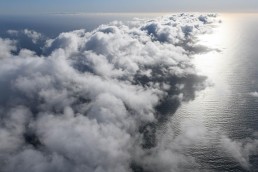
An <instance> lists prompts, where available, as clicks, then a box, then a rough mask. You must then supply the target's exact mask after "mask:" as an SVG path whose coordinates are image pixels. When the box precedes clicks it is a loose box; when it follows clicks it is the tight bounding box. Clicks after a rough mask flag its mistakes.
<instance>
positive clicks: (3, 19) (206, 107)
mask: <svg viewBox="0 0 258 172" xmlns="http://www.w3.org/2000/svg"><path fill="white" fill-rule="evenodd" d="M159 15H160V14H143V15H142V14H141V15H140V14H127V15H126V14H123V15H118V14H109V15H106V14H98V15H94V14H91V15H77V14H74V15H73V14H71V15H63V14H51V15H42V16H3V15H2V16H0V37H3V38H4V37H7V35H6V32H7V30H10V29H12V30H22V29H31V30H35V31H37V32H40V33H43V34H45V35H46V36H48V37H50V38H54V37H56V36H57V35H58V34H59V33H61V32H66V31H72V30H75V29H86V30H89V31H91V30H93V29H94V28H96V27H97V26H99V25H101V24H103V23H109V22H111V21H113V20H122V21H128V20H132V19H133V18H135V17H137V18H142V17H145V18H146V17H147V18H148V17H149V18H151V17H155V16H159ZM219 17H220V18H221V20H222V23H220V24H219V26H216V27H214V31H213V32H212V33H209V34H205V35H202V36H200V37H198V38H197V39H198V44H200V45H206V46H207V45H208V47H212V48H213V50H211V51H209V52H207V53H202V54H195V55H193V57H192V60H193V62H194V65H195V67H196V70H197V71H198V72H199V74H201V75H204V76H207V77H208V80H207V82H208V83H209V84H207V85H208V86H207V88H206V89H204V90H202V91H200V92H198V93H197V96H196V98H195V99H194V100H192V101H190V102H185V103H183V104H182V105H181V106H180V107H179V108H178V110H177V111H176V112H175V113H174V114H171V117H170V118H169V120H168V121H167V122H166V123H164V125H163V126H160V127H159V129H158V130H159V131H158V133H159V135H160V137H163V138H169V137H174V134H173V135H170V134H169V133H176V134H180V132H181V130H183V128H182V123H185V122H186V121H187V122H189V121H190V123H193V124H196V125H200V126H203V127H204V128H205V129H206V130H207V133H208V134H205V135H204V140H205V141H206V142H205V143H200V144H196V145H188V148H187V149H186V150H185V154H186V155H189V156H192V157H194V158H195V161H196V162H197V164H199V166H198V167H195V168H196V170H197V171H232V172H233V171H258V156H257V155H250V157H249V163H250V167H248V168H244V167H243V166H241V162H239V161H238V160H237V158H232V157H231V156H229V155H228V154H227V153H226V151H225V150H224V149H223V148H222V147H221V144H220V143H221V138H223V136H226V137H228V138H230V139H232V140H234V141H242V140H246V139H250V140H252V139H254V138H255V137H257V132H258V93H257V92H258V46H257V45H258V15H256V14H220V15H219ZM249 154H250V153H249ZM251 154H252V153H251Z"/></svg>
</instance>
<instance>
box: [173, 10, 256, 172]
mask: <svg viewBox="0 0 258 172" xmlns="http://www.w3.org/2000/svg"><path fill="white" fill-rule="evenodd" d="M220 17H221V18H222V23H221V25H220V26H219V27H217V28H215V29H214V32H213V33H212V34H207V35H204V36H201V37H200V38H199V43H200V44H203V45H208V46H211V47H213V48H214V49H218V50H219V51H212V52H209V53H207V54H199V55H195V56H194V64H195V65H196V68H197V70H198V72H199V73H201V74H203V75H206V76H208V80H209V81H210V82H211V86H210V87H208V88H206V89H205V90H204V91H201V92H200V93H199V95H198V96H197V98H196V99H195V100H193V101H191V102H189V103H187V104H183V105H182V106H181V107H180V108H179V109H178V111H177V112H176V113H175V114H174V115H173V116H172V117H171V120H170V124H168V125H170V127H171V126H172V128H173V129H177V128H178V123H180V121H184V120H186V119H187V120H190V121H198V122H200V121H201V122H200V123H201V124H202V125H205V127H206V128H207V129H208V130H210V131H211V132H210V134H209V135H207V136H205V137H206V140H207V141H208V142H209V144H205V145H199V146H197V147H192V148H190V150H189V152H188V153H189V154H191V155H193V156H194V157H195V158H196V159H197V161H199V163H200V164H202V165H201V167H200V169H202V170H204V171H205V170H208V171H213V170H215V171H258V156H257V155H256V156H255V155H253V156H250V157H249V158H250V159H249V161H250V164H251V167H250V168H249V169H244V168H242V167H241V166H240V165H239V162H237V161H235V160H234V159H232V158H230V157H227V155H226V153H225V151H224V150H223V149H222V148H221V147H220V146H219V145H220V144H219V142H220V141H221V140H220V139H219V138H220V136H221V135H227V136H228V137H229V138H231V139H234V140H245V139H247V138H249V139H252V138H253V137H255V135H256V132H257V131H258V97H257V95H255V94H256V91H257V90H258V68H257V66H258V51H257V45H258V15H257V14H221V15H220Z"/></svg>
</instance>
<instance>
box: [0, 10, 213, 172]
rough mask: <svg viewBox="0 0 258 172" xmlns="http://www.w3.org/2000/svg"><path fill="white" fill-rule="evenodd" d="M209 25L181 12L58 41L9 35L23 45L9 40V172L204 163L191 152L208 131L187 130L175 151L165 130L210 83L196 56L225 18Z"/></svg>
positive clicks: (5, 110)
mask: <svg viewBox="0 0 258 172" xmlns="http://www.w3.org/2000/svg"><path fill="white" fill-rule="evenodd" d="M201 18H204V19H205V20H204V19H201V20H200V15H197V14H194V15H191V14H177V15H171V16H164V17H160V18H157V19H154V20H137V21H134V22H132V23H131V24H128V25H126V24H123V23H122V22H112V23H110V24H106V25H101V26H99V27H98V28H96V29H95V30H93V31H91V32H86V31H85V30H76V31H71V32H66V33H60V34H59V36H57V37H56V38H53V39H49V38H47V37H44V36H42V35H41V34H40V33H37V32H35V31H30V30H24V31H22V34H19V33H20V32H19V33H18V32H16V31H11V30H9V31H8V33H9V34H10V39H13V40H14V41H11V40H10V39H0V47H1V50H2V51H1V53H0V61H1V63H0V93H1V97H0V107H1V108H0V109H1V110H0V117H1V124H2V125H1V130H0V138H1V139H0V143H1V144H0V145H1V146H0V154H1V156H0V162H3V163H2V164H1V167H0V171H7V172H11V171H17V170H18V169H19V171H21V172H23V171H24V172H25V171H26V172H27V171H35V172H49V171H55V172H56V171H60V172H61V171H62V172H63V171H64V172H65V171H69V172H71V171H74V172H77V171H78V172H79V171H89V172H104V171H105V172H116V171H117V172H123V171H124V172H129V171H136V170H137V168H139V169H144V170H145V169H146V170H151V171H153V170H155V169H157V170H161V171H165V170H164V169H166V170H168V169H169V168H171V169H174V170H175V171H180V170H181V169H180V168H181V167H182V166H183V167H188V166H191V165H192V164H193V163H194V159H193V158H192V157H186V156H185V155H183V154H182V150H183V148H184V146H187V145H189V144H193V143H196V141H198V138H199V136H201V135H203V134H204V133H205V132H204V130H203V129H202V128H200V129H196V130H193V129H192V127H190V129H189V128H187V127H183V128H186V129H185V130H183V131H184V132H183V134H182V135H179V136H176V137H175V138H173V139H172V140H170V142H171V143H172V144H171V146H166V145H164V144H163V143H162V142H161V141H162V140H159V139H158V138H157V133H156V127H157V126H159V125H161V124H162V122H163V121H165V119H167V118H168V117H169V116H170V115H172V114H173V113H174V112H175V111H176V110H177V108H178V107H179V106H180V104H181V103H182V102H184V101H190V100H193V99H194V97H195V93H196V91H199V90H202V89H204V88H205V86H206V83H205V80H206V78H205V77H204V76H199V75H198V74H197V73H196V71H195V69H194V66H193V64H192V62H191V59H190V54H191V53H192V52H191V53H190V52H189V51H188V50H187V49H186V44H187V43H188V42H189V41H191V39H192V38H193V37H194V36H196V35H198V34H203V33H206V32H208V31H209V30H211V29H212V27H211V26H210V23H212V22H215V21H216V19H215V16H212V15H205V17H201ZM207 21H209V22H207ZM25 37H26V39H25V40H26V41H24V39H23V38H25ZM15 38H17V39H15ZM27 41H28V42H30V44H25V43H26V42H27ZM192 45H193V46H194V44H192ZM13 51H14V52H13ZM193 136H194V137H193ZM147 155H151V156H149V157H148V156H147ZM141 158H143V159H141ZM135 161H137V163H135ZM146 164H147V165H149V167H153V168H151V169H148V167H145V165H146ZM153 164H156V165H157V167H154V166H153Z"/></svg>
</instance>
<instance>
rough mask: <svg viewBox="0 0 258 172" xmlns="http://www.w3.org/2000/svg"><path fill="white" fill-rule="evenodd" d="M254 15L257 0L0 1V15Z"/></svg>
mask: <svg viewBox="0 0 258 172" xmlns="http://www.w3.org/2000/svg"><path fill="white" fill-rule="evenodd" d="M178 11H181V12H183V11H215V12H232V11H233V12H257V11H258V0H0V13H49V12H50V13H52V12H54V13H56V12H68V13H69V12H178Z"/></svg>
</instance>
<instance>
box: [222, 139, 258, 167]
mask: <svg viewBox="0 0 258 172" xmlns="http://www.w3.org/2000/svg"><path fill="white" fill-rule="evenodd" d="M221 143H222V147H223V149H224V150H225V151H226V153H227V154H228V155H229V156H232V157H233V158H234V159H235V160H236V161H237V162H238V163H240V164H241V166H242V167H244V168H245V169H247V170H250V168H251V165H250V162H249V158H250V156H251V155H257V153H258V140H257V139H251V138H250V139H245V140H232V139H230V138H228V137H227V136H222V138H221Z"/></svg>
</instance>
